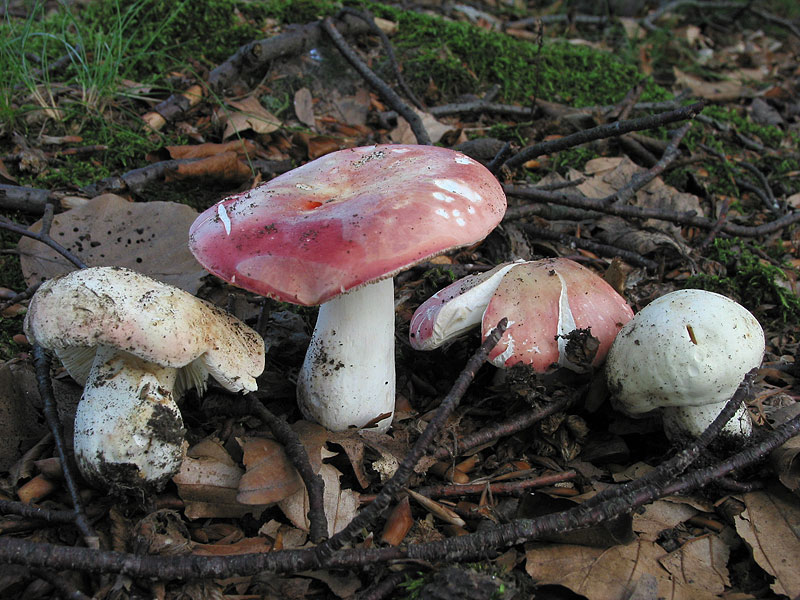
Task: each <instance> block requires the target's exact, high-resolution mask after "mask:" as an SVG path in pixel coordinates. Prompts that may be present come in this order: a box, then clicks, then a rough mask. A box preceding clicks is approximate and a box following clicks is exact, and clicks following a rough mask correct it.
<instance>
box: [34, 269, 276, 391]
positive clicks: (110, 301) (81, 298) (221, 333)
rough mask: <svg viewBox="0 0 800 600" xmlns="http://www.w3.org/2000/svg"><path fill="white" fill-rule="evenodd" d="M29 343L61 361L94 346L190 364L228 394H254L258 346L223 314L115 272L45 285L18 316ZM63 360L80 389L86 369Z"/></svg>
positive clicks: (85, 272)
mask: <svg viewBox="0 0 800 600" xmlns="http://www.w3.org/2000/svg"><path fill="white" fill-rule="evenodd" d="M24 327H25V333H26V335H27V336H28V337H29V339H32V340H35V341H36V342H37V343H38V344H40V345H41V346H43V347H45V348H48V349H51V350H54V351H56V353H58V354H59V356H64V355H65V354H66V353H68V352H70V349H76V350H77V351H79V352H80V351H81V349H83V350H84V351H85V349H87V348H93V347H96V346H99V345H102V346H107V347H111V348H116V349H118V350H123V351H125V352H129V353H130V354H133V355H134V356H137V357H139V358H141V359H143V360H146V361H149V362H153V363H156V364H158V365H160V366H163V367H174V368H181V367H186V366H188V365H190V364H191V363H193V362H194V361H195V360H198V361H199V362H200V363H201V364H202V366H203V367H204V368H205V370H206V371H207V372H209V373H210V374H211V375H212V376H213V377H214V378H215V379H216V380H217V381H218V382H219V383H220V384H221V385H222V386H223V387H225V388H226V389H228V390H230V391H237V392H238V391H242V390H248V391H252V390H255V389H256V381H255V378H256V377H257V376H258V375H259V374H261V372H262V371H263V370H264V342H263V340H262V339H261V336H259V335H258V334H257V333H256V332H255V331H253V330H252V329H250V328H249V327H247V326H246V325H244V324H243V323H242V322H241V321H239V320H238V319H236V318H235V317H233V316H232V315H230V314H228V313H227V312H225V311H224V310H222V309H220V308H218V307H216V306H214V305H213V304H210V303H208V302H206V301H204V300H201V299H199V298H195V297H194V296H192V295H191V294H189V293H187V292H184V291H183V290H181V289H178V288H176V287H173V286H170V285H167V284H165V283H161V282H160V281H156V280H154V279H151V278H149V277H147V276H145V275H142V274H140V273H137V272H135V271H131V270H129V269H125V268H122V267H92V268H88V269H82V270H79V271H73V272H71V273H68V274H66V275H63V276H61V277H56V278H54V279H50V280H48V281H45V282H44V283H43V284H42V285H41V286H40V287H39V289H38V290H37V291H36V294H34V296H33V298H32V299H31V302H30V306H29V307H28V313H27V315H26V316H25V325H24ZM90 366H91V365H87V366H81V367H78V368H77V369H76V368H75V367H76V365H75V364H74V363H73V362H72V361H69V360H67V361H65V367H67V370H68V371H69V372H70V375H71V376H72V377H73V378H74V379H75V380H76V381H78V382H80V383H81V384H83V383H85V381H86V378H87V377H88V374H89V371H88V369H89V367H90Z"/></svg>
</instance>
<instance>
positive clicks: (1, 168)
mask: <svg viewBox="0 0 800 600" xmlns="http://www.w3.org/2000/svg"><path fill="white" fill-rule="evenodd" d="M0 178H3V179H5V180H6V181H10V182H11V183H14V184H16V183H17V180H16V178H15V177H14V176H13V175H12V174H11V173H9V171H8V168H6V165H5V163H4V162H3V161H2V160H0Z"/></svg>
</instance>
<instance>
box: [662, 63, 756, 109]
mask: <svg viewBox="0 0 800 600" xmlns="http://www.w3.org/2000/svg"><path fill="white" fill-rule="evenodd" d="M672 70H673V73H674V74H675V85H677V86H684V87H687V88H689V89H690V90H691V92H692V94H693V95H694V96H700V97H701V98H705V99H706V100H713V101H714V102H729V101H732V100H738V99H739V98H741V97H742V96H743V95H745V93H744V92H745V89H744V87H743V86H742V85H741V84H740V83H738V82H736V81H730V80H725V81H705V80H703V79H700V78H699V77H695V76H694V75H690V74H688V73H684V72H683V71H681V70H680V69H678V68H677V67H673V68H672ZM747 95H749V94H747Z"/></svg>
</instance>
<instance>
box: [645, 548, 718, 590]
mask: <svg viewBox="0 0 800 600" xmlns="http://www.w3.org/2000/svg"><path fill="white" fill-rule="evenodd" d="M730 553H731V549H730V548H729V547H728V545H727V544H726V543H725V542H723V541H722V538H721V537H719V536H718V535H712V534H709V535H704V536H701V537H697V538H693V539H691V540H689V541H687V542H686V543H685V544H683V546H681V547H680V548H678V549H677V550H675V551H674V552H670V553H669V554H667V555H666V556H663V557H662V558H660V559H659V561H658V562H660V563H661V566H663V567H664V568H665V569H666V570H667V571H669V572H670V573H672V576H673V577H674V578H676V579H679V580H680V579H684V580H686V581H687V582H688V583H690V584H691V585H693V586H694V587H697V588H701V589H703V590H705V591H706V592H709V593H711V594H721V593H722V592H724V591H725V587H726V586H730V584H731V582H730V578H729V577H728V568H727V567H726V566H725V565H727V564H728V557H729V556H730Z"/></svg>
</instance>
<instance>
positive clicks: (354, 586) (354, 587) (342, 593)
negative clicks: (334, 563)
mask: <svg viewBox="0 0 800 600" xmlns="http://www.w3.org/2000/svg"><path fill="white" fill-rule="evenodd" d="M304 575H305V576H306V577H310V578H311V579H317V580H319V581H321V582H322V583H324V584H325V585H327V586H328V589H329V590H330V591H331V592H332V593H333V594H334V595H335V596H336V597H337V598H353V597H355V593H356V592H357V591H358V590H359V588H360V587H361V581H360V580H359V578H358V577H356V576H355V575H350V576H339V575H334V574H333V573H331V572H330V571H327V570H324V569H317V570H314V571H308V572H306V573H304Z"/></svg>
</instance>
